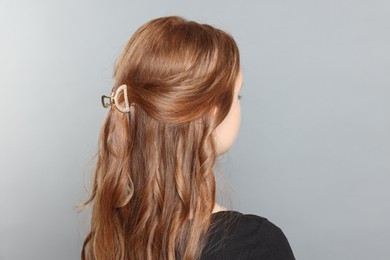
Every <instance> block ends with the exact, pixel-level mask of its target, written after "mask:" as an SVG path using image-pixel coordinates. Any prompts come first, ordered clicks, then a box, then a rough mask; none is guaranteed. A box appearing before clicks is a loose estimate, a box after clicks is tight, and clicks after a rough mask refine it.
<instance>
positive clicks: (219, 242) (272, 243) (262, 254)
mask: <svg viewBox="0 0 390 260" xmlns="http://www.w3.org/2000/svg"><path fill="white" fill-rule="evenodd" d="M201 259H202V260H222V259H223V260H244V259H245V260H247V259H258V260H271V259H272V260H293V259H295V258H294V255H293V252H292V250H291V247H290V245H289V243H288V241H287V238H286V237H285V235H284V234H283V232H282V230H281V229H280V228H278V227H277V226H275V225H274V224H272V223H271V222H270V221H268V220H267V219H265V218H263V217H259V216H256V215H251V214H242V213H240V212H237V211H219V212H216V213H214V214H212V226H211V232H210V236H209V238H208V241H207V243H206V246H205V248H204V249H203V253H202V257H201Z"/></svg>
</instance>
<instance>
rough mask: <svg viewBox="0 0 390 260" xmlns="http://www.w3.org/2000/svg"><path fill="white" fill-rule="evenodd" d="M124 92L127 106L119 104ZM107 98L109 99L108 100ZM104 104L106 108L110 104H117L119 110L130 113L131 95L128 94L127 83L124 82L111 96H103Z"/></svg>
mask: <svg viewBox="0 0 390 260" xmlns="http://www.w3.org/2000/svg"><path fill="white" fill-rule="evenodd" d="M121 92H123V99H124V100H125V107H123V106H121V105H119V102H118V99H119V95H120V93H121ZM106 99H108V101H107V102H106ZM102 105H103V107H104V108H107V107H109V106H111V107H112V106H115V107H116V109H118V111H120V112H122V113H128V112H130V104H129V97H128V96H127V85H126V84H123V85H121V86H119V87H118V88H117V90H116V91H115V92H112V93H111V96H109V97H108V96H105V95H103V96H102Z"/></svg>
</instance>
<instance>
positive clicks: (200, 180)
mask: <svg viewBox="0 0 390 260" xmlns="http://www.w3.org/2000/svg"><path fill="white" fill-rule="evenodd" d="M239 70H240V61H239V51H238V48H237V45H236V43H235V41H234V40H233V38H232V37H231V36H230V35H229V34H227V33H225V32H224V31H222V30H219V29H216V28H214V27H212V26H209V25H205V24H199V23H196V22H193V21H187V20H185V19H183V18H180V17H163V18H158V19H155V20H152V21H150V22H148V23H146V24H144V25H143V26H142V27H140V28H139V29H138V30H137V31H136V32H135V33H134V35H133V36H132V37H131V38H130V40H129V42H128V43H127V45H126V47H125V48H124V50H123V52H122V53H121V55H120V57H119V58H118V60H117V62H116V66H115V70H114V80H115V82H114V86H113V91H115V90H116V89H117V88H118V87H119V86H121V85H123V84H126V85H127V98H128V101H129V102H130V103H131V111H130V112H129V113H121V112H120V111H118V110H117V109H114V108H111V109H110V110H109V112H108V114H107V117H106V119H105V122H104V125H103V127H102V129H101V133H100V137H99V151H98V156H97V165H96V170H95V175H94V179H93V185H92V192H91V195H90V197H89V199H88V200H87V201H86V202H85V203H84V206H86V205H89V204H91V205H92V219H91V229H90V232H89V234H88V236H87V237H86V239H85V241H84V245H83V250H82V253H81V255H82V259H98V260H107V259H110V260H111V259H115V260H117V259H119V260H124V259H135V260H138V259H140V260H156V259H157V260H159V259H162V260H167V259H184V260H194V259H199V257H200V255H201V252H202V249H203V248H204V245H205V242H206V239H207V232H208V231H209V229H210V223H211V216H212V215H211V214H212V210H213V208H214V204H215V192H216V191H215V189H216V188H215V178H214V171H213V166H214V164H215V162H216V157H217V154H216V144H215V139H214V136H213V132H214V129H215V128H216V127H217V126H218V125H219V124H220V123H221V122H222V121H223V119H224V118H225V117H226V116H227V114H228V112H229V110H230V107H231V105H232V102H233V94H234V86H235V82H236V78H237V76H238V74H239ZM119 101H120V102H124V98H123V97H121V98H120V99H119ZM215 108H217V109H215Z"/></svg>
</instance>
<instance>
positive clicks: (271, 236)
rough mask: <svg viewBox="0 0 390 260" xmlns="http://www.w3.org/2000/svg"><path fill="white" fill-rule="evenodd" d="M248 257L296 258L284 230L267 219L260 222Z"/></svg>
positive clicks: (292, 259)
mask: <svg viewBox="0 0 390 260" xmlns="http://www.w3.org/2000/svg"><path fill="white" fill-rule="evenodd" d="M248 259H261V260H295V257H294V254H293V252H292V250H291V247H290V244H289V243H288V241H287V238H286V236H285V235H284V234H283V232H282V230H281V229H280V228H278V227H277V226H275V225H274V224H272V223H271V222H270V221H268V220H265V221H263V222H262V223H261V224H260V227H259V229H258V232H257V235H256V237H255V239H254V241H253V244H252V248H251V250H250V253H249V258H248Z"/></svg>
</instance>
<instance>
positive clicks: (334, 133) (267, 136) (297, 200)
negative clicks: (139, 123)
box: [0, 0, 390, 260]
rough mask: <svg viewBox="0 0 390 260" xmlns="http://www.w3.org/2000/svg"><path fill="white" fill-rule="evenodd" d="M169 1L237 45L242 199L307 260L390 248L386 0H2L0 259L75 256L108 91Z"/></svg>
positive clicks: (230, 166)
mask: <svg viewBox="0 0 390 260" xmlns="http://www.w3.org/2000/svg"><path fill="white" fill-rule="evenodd" d="M165 15H181V16H184V17H187V18H190V19H195V20H197V21H200V22H205V23H210V24H212V25H215V26H217V27H220V28H222V29H225V30H226V31H228V32H230V33H231V34H233V36H234V37H235V38H236V40H237V42H238V44H239V47H240V49H241V55H242V67H243V73H244V88H243V90H242V95H243V99H242V101H241V104H242V113H243V120H242V128H241V132H240V135H239V137H238V139H237V142H236V144H235V146H234V147H233V149H232V150H231V151H230V153H229V154H228V155H227V156H225V157H224V158H223V159H222V163H223V169H224V173H225V175H226V176H227V178H228V180H229V181H230V183H231V186H232V187H233V189H234V191H235V192H234V193H233V195H232V196H233V200H234V203H235V204H234V209H236V210H239V211H242V212H244V213H254V214H258V215H261V216H265V217H267V218H268V219H270V220H271V221H272V222H274V223H275V224H276V225H278V226H279V227H281V228H282V230H283V231H284V232H285V234H286V236H287V237H288V239H289V241H290V244H291V246H292V248H293V250H294V252H295V255H296V258H297V259H308V260H311V259H317V260H338V259H340V260H345V259H353V260H385V259H390V246H389V245H390V224H389V219H390V203H389V202H390V189H389V186H390V173H389V172H390V163H389V156H390V138H389V132H390V119H389V115H390V104H389V100H390V89H389V87H390V73H389V69H390V50H389V46H390V35H389V32H390V2H389V1H386V0H383V1H376V0H370V1H362V0H359V1H345V0H326V1H325V0H324V1H310V0H307V1H303V0H299V1H287V0H286V1H279V0H272V1H271V0H269V1H205V0H202V1H199V0H198V1H191V2H189V1H180V0H176V1H142V2H141V1H139V2H136V1H91V0H90V1H74V0H73V1H69V0H68V1H38V0H37V1H27V0H26V1H15V0H12V1H11V0H9V1H4V0H1V1H0V33H1V34H0V35H1V40H0V55H1V56H0V66H1V67H0V73H1V77H0V86H1V92H0V94H1V98H0V99H1V102H0V106H1V108H0V116H1V117H0V120H1V121H0V122H1V130H0V131H1V135H0V174H1V175H0V259H2V260H3V259H4V260H14V259H18V260H19V259H59V260H60V259H64V260H65V259H79V255H80V250H81V244H82V241H83V239H84V231H85V228H84V227H85V225H86V220H85V215H82V214H78V213H77V210H76V209H75V208H74V207H73V206H74V205H76V204H78V203H79V202H81V201H82V200H83V199H85V198H86V191H85V190H84V187H83V175H84V173H85V172H90V171H87V169H88V168H91V167H88V161H89V160H90V159H91V157H92V156H93V154H94V152H95V149H96V141H97V135H98V131H99V128H100V125H101V123H102V120H103V118H104V115H105V113H106V111H105V110H104V109H103V108H102V107H101V105H100V96H101V95H102V94H108V92H109V91H110V89H111V84H112V79H111V74H112V68H113V64H114V61H115V58H116V57H117V56H118V54H119V52H120V50H121V48H122V47H123V46H124V44H125V43H126V41H127V39H128V38H129V37H130V35H131V34H132V33H133V32H134V30H135V29H136V28H138V27H139V26H140V25H141V24H143V23H144V22H146V21H148V20H150V19H152V18H156V17H159V16H165ZM88 183H89V175H88V174H87V175H86V177H85V184H86V185H87V186H88Z"/></svg>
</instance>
